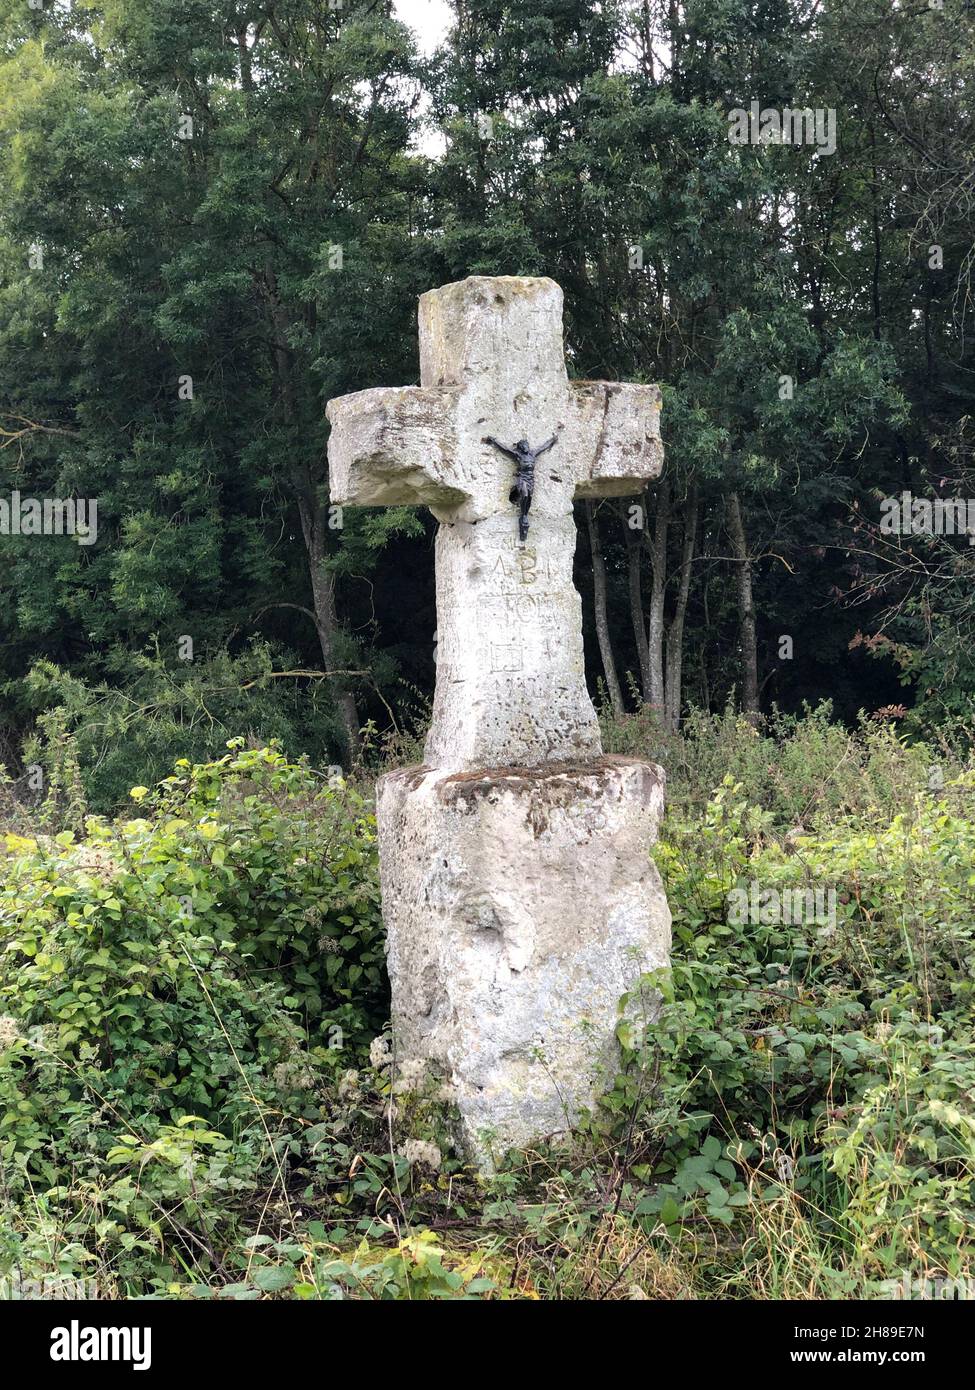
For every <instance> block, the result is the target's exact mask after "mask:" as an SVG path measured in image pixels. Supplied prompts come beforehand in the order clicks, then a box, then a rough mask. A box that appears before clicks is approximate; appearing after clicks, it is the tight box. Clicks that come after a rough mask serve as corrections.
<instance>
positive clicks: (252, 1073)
mask: <svg viewBox="0 0 975 1390" xmlns="http://www.w3.org/2000/svg"><path fill="white" fill-rule="evenodd" d="M132 796H133V799H134V800H135V801H136V803H137V804H138V810H139V812H140V814H139V815H138V816H137V817H135V818H133V819H123V820H119V821H115V822H107V821H105V820H101V819H97V818H92V819H89V821H88V823H87V836H86V838H85V839H84V840H83V841H76V839H75V837H74V835H73V834H72V833H71V832H64V833H62V834H60V835H57V836H56V837H54V838H53V839H45V838H43V837H38V838H35V839H28V838H25V837H21V836H16V835H8V836H7V837H6V857H5V860H4V863H3V869H4V879H3V885H2V888H0V933H2V942H3V950H2V952H0V1011H2V1012H3V1013H4V1015H5V1016H6V1017H5V1019H4V1022H3V1028H4V1030H5V1031H4V1034H3V1037H2V1038H0V1109H2V1118H0V1161H2V1165H3V1171H4V1182H5V1185H6V1188H7V1190H8V1192H9V1191H16V1190H17V1189H18V1187H19V1186H20V1185H21V1184H23V1183H27V1182H29V1183H30V1184H31V1185H38V1184H42V1185H47V1186H53V1185H56V1184H58V1183H60V1182H62V1181H63V1178H64V1174H65V1173H66V1172H68V1171H72V1170H77V1168H78V1164H79V1162H81V1163H82V1165H83V1167H84V1166H85V1165H87V1167H88V1168H89V1169H91V1170H94V1169H96V1168H100V1167H101V1166H102V1165H103V1164H104V1163H105V1162H106V1160H107V1155H108V1152H109V1150H110V1149H111V1148H112V1147H113V1146H115V1144H116V1136H117V1135H118V1134H119V1132H120V1131H127V1132H129V1133H131V1134H134V1135H136V1136H137V1137H138V1141H139V1144H140V1145H143V1144H150V1145H151V1144H153V1143H158V1142H159V1141H160V1136H161V1135H162V1134H163V1133H165V1132H166V1131H167V1129H169V1128H171V1127H172V1126H179V1125H184V1126H185V1125H186V1124H187V1123H190V1124H195V1123H196V1122H200V1123H201V1124H202V1126H203V1127H204V1128H205V1127H207V1126H209V1127H211V1128H212V1129H213V1130H215V1131H219V1132H220V1133H221V1134H223V1135H226V1136H233V1135H234V1134H235V1133H238V1132H239V1131H240V1130H241V1128H243V1127H249V1126H251V1125H252V1124H253V1123H254V1121H255V1119H256V1118H257V1116H258V1115H259V1114H260V1113H261V1111H262V1110H264V1109H270V1110H274V1111H275V1112H278V1111H280V1110H282V1109H284V1110H285V1111H286V1112H287V1113H289V1114H290V1115H292V1116H294V1117H295V1118H296V1119H297V1120H301V1119H305V1120H308V1119H312V1118H317V1116H318V1102H317V1092H318V1091H320V1090H321V1089H323V1088H324V1087H325V1085H326V1083H327V1081H329V1080H330V1079H334V1077H335V1075H336V1073H337V1071H339V1070H340V1069H341V1068H342V1067H344V1066H348V1065H349V1064H350V1059H352V1058H354V1057H355V1056H357V1055H361V1053H362V1052H363V1049H364V1048H365V1047H366V1046H367V1045H368V1042H369V1040H370V1039H371V1038H372V1037H373V1036H374V1035H375V1034H376V1033H377V1032H378V1031H379V1030H380V1029H381V1027H382V1024H383V1021H384V1020H385V1018H386V1014H387V1006H386V985H385V975H384V970H383V940H382V923H381V917H380V911H379V889H378V880H377V874H376V859H375V826H374V821H373V817H372V813H371V809H370V808H369V806H368V804H367V803H366V802H365V801H364V800H363V799H362V797H361V796H360V795H358V794H357V793H356V792H354V791H352V790H351V789H350V788H348V787H347V786H345V784H344V783H343V784H341V785H338V786H334V787H330V786H328V785H327V784H325V783H324V782H323V779H322V778H321V777H320V776H316V775H315V774H314V773H313V772H312V771H311V770H310V769H309V768H308V767H307V766H304V765H302V764H293V763H289V762H288V761H287V759H286V758H285V757H284V755H283V754H282V753H281V752H280V751H279V750H277V749H276V748H274V747H272V748H266V749H261V750H259V751H251V750H245V749H244V748H243V747H242V746H241V741H240V740H234V741H232V742H231V745H230V751H229V752H228V753H227V754H226V756H224V757H222V758H220V759H218V760H216V761H214V762H210V763H204V764H199V765H196V766H191V765H190V764H189V763H188V762H186V761H185V760H184V761H181V762H180V763H178V764H177V765H176V770H175V773H174V775H173V776H171V777H169V778H167V779H166V780H165V781H164V782H163V783H161V784H160V785H159V787H158V788H157V789H156V790H155V791H152V792H150V791H149V790H148V789H146V788H144V787H137V788H134V789H133V792H132ZM193 1132H195V1133H196V1136H197V1141H198V1142H199V1134H200V1132H199V1131H193Z"/></svg>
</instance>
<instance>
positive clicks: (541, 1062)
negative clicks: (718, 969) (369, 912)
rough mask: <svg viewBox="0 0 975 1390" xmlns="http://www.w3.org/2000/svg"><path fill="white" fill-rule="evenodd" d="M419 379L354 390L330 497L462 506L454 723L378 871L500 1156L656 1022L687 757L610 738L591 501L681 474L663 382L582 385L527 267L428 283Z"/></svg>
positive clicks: (425, 1043) (490, 1147) (390, 830)
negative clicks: (524, 485)
mask: <svg viewBox="0 0 975 1390" xmlns="http://www.w3.org/2000/svg"><path fill="white" fill-rule="evenodd" d="M420 375H421V381H422V385H420V386H406V387H399V388H393V389H380V390H371V391H358V392H356V393H355V394H354V395H351V396H342V397H340V398H339V399H338V400H333V401H331V402H329V406H328V417H329V420H330V421H331V425H332V433H331V437H330V439H329V446H328V455H329V469H330V476H331V500H332V502H333V503H338V504H345V503H348V504H353V505H359V506H373V505H376V506H381V505H397V504H402V503H411V504H412V503H423V504H425V505H427V506H429V507H430V508H431V509H432V511H433V513H434V515H435V516H436V517H437V519H438V521H439V522H440V526H439V528H438V532H437V625H438V632H439V648H438V661H437V689H436V695H435V698H434V709H433V722H432V726H431V730H430V735H429V737H428V739H427V744H426V750H425V761H424V762H423V763H422V764H421V765H420V766H418V767H408V768H400V769H397V770H396V771H393V772H388V773H386V774H385V776H383V777H382V778H380V781H379V785H378V787H377V793H376V820H377V825H378V830H379V870H380V879H381V886H382V899H383V919H384V922H385V925H386V937H387V956H388V964H389V980H390V989H391V997H392V1018H393V1037H394V1042H395V1050H396V1056H397V1060H398V1062H400V1063H401V1062H403V1061H405V1060H409V1061H411V1062H412V1061H415V1060H420V1059H422V1060H423V1061H424V1062H425V1063H426V1064H428V1065H429V1066H430V1067H431V1068H432V1069H433V1070H434V1071H435V1072H436V1073H437V1074H438V1075H439V1076H440V1077H441V1079H442V1080H444V1081H446V1082H447V1084H448V1085H449V1086H450V1088H451V1090H452V1094H453V1096H454V1098H455V1103H456V1112H457V1115H458V1117H459V1128H460V1135H459V1137H460V1139H461V1142H462V1144H463V1146H464V1147H465V1148H466V1150H467V1152H468V1154H469V1155H470V1157H471V1158H472V1159H473V1160H474V1161H475V1162H476V1163H477V1164H478V1165H479V1166H480V1167H481V1168H482V1169H490V1168H491V1167H492V1166H493V1165H494V1164H495V1162H496V1161H497V1159H498V1157H499V1156H500V1155H501V1154H502V1153H503V1152H504V1150H505V1149H507V1148H509V1147H521V1146H524V1145H526V1144H528V1143H530V1142H532V1141H534V1140H535V1139H537V1138H539V1137H542V1136H545V1135H548V1134H551V1133H553V1132H555V1131H559V1130H564V1129H565V1128H567V1127H568V1126H569V1125H571V1124H572V1123H573V1122H574V1120H575V1119H576V1118H577V1117H578V1115H579V1113H580V1112H581V1110H582V1109H584V1108H585V1107H588V1106H591V1105H592V1104H593V1102H594V1100H595V1098H596V1096H598V1095H599V1093H600V1091H601V1090H603V1089H605V1088H606V1087H607V1086H609V1085H610V1084H611V1082H612V1078H613V1072H614V1068H615V1064H616V1060H617V1043H616V1027H617V1024H618V1022H619V1004H620V999H621V997H622V996H623V995H626V996H627V998H629V999H630V1000H631V1001H633V1000H640V1001H643V1002H644V1004H645V1005H646V1007H645V1008H644V1009H643V1021H646V1019H647V1018H649V1017H652V1015H653V1009H654V1007H655V1005H654V1003H653V999H655V998H656V996H653V997H652V998H651V999H650V1001H649V1003H647V1002H646V1001H647V992H646V991H645V990H644V989H643V987H642V985H641V981H642V980H643V979H644V978H645V976H646V974H647V972H650V971H653V970H655V969H657V968H659V967H661V966H663V965H665V964H666V962H667V959H668V951H669V945H670V914H669V912H668V910H667V900H666V898H665V896H664V893H663V889H662V887H661V883H660V876H659V874H658V873H657V870H656V867H655V866H654V863H653V860H652V859H651V857H650V854H649V849H650V846H651V844H652V842H653V839H654V837H655V835H656V833H657V827H658V824H659V821H660V816H661V812H662V809H663V775H662V773H661V771H660V769H659V768H657V767H654V766H653V764H651V763H647V762H644V761H643V760H642V759H639V758H613V757H604V756H602V750H601V747H600V740H599V726H598V724H597V722H596V715H595V711H594V710H593V707H592V703H591V701H590V699H589V695H588V692H587V690H586V684H585V677H584V672H583V655H582V621H581V608H582V606H581V601H580V598H579V595H578V593H577V592H576V589H575V587H574V585H573V583H572V560H573V554H574V551H575V523H574V520H573V516H572V503H573V499H574V498H577V497H584V498H590V497H625V496H627V495H628V494H630V493H634V492H638V491H639V490H640V489H641V488H642V487H643V484H644V483H645V482H646V481H647V480H648V479H650V478H654V477H656V476H657V475H658V473H659V472H660V468H661V464H662V450H661V444H660V429H659V413H660V393H659V392H658V390H657V388H656V387H655V386H635V385H619V384H617V383H614V382H605V381H569V380H568V377H567V374H566V367H565V358H564V355H563V349H562V291H561V290H560V289H559V287H558V285H556V284H555V283H554V281H552V280H544V279H517V278H514V277H509V276H499V277H484V276H474V277H472V278H471V279H468V280H463V281H461V282H460V283H459V284H456V285H447V286H445V287H444V288H443V289H439V290H432V291H431V292H430V293H429V294H425V295H423V296H422V297H421V299H420ZM553 437H554V443H551V447H550V448H545V449H544V451H542V447H541V446H543V445H548V444H549V443H550V442H551V441H552V440H553ZM519 441H525V444H524V447H523V448H520V449H518V450H514V452H515V453H516V454H517V455H518V457H519V459H520V460H521V461H522V468H521V476H522V479H523V480H524V479H525V478H526V477H527V473H528V470H529V469H530V467H531V462H532V460H533V459H534V460H535V468H534V492H533V495H532V498H531V508H530V513H529V516H528V521H529V530H528V535H527V538H526V540H525V543H522V541H521V539H520V532H523V531H524V525H522V526H521V527H519V519H518V517H519V510H520V506H521V504H520V503H519V505H517V506H516V505H513V503H512V501H511V498H510V496H509V494H510V493H511V489H512V483H513V481H514V473H515V466H514V465H513V463H512V460H511V458H510V457H509V456H508V455H507V454H506V453H505V452H504V451H505V450H509V451H511V450H513V446H514V445H515V444H516V443H518V442H519ZM499 444H500V445H501V446H502V447H501V448H500V449H499V448H498V447H497V446H498V445H499ZM525 460H527V465H526V464H525ZM650 993H651V995H652V991H651V992H650Z"/></svg>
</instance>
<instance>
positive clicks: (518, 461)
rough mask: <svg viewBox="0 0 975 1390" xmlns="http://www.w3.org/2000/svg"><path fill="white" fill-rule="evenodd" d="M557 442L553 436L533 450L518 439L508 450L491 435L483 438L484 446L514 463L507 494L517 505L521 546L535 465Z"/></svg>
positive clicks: (529, 505)
mask: <svg viewBox="0 0 975 1390" xmlns="http://www.w3.org/2000/svg"><path fill="white" fill-rule="evenodd" d="M557 440H558V435H557V434H553V435H552V438H551V439H547V440H546V441H545V443H544V444H539V446H538V448H537V449H533V448H532V447H531V446H530V444H529V443H528V440H527V439H519V440H518V443H517V444H515V445H514V446H513V447H512V448H510V449H509V448H508V446H507V445H506V444H502V443H500V441H499V440H497V439H495V437H494V435H493V434H488V435H485V436H484V443H485V444H493V445H494V447H495V448H496V449H498V450H499V451H500V452H501V453H502V454H504V455H505V457H506V458H509V459H511V460H513V462H514V465H515V481H514V484H513V486H512V488H511V491H510V492H509V494H508V501H509V502H517V503H518V539H519V540H520V541H521V543H522V545H524V543H525V541H526V540H527V539H528V512H529V509H530V507H531V504H532V494H533V493H534V491H535V464H536V463H537V461H538V460H539V459H540V458H541V456H542V454H545V453H547V452H548V450H549V449H551V447H552V445H553V444H555V443H556V441H557Z"/></svg>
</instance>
